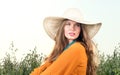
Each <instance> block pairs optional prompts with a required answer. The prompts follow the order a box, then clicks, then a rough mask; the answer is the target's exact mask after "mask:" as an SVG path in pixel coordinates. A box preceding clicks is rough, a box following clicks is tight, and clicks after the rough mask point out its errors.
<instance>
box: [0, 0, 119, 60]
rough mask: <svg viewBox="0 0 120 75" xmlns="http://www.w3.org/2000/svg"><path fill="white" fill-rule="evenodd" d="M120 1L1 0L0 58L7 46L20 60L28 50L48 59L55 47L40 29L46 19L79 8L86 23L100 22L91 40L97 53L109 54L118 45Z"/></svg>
mask: <svg viewBox="0 0 120 75" xmlns="http://www.w3.org/2000/svg"><path fill="white" fill-rule="evenodd" d="M119 7H120V0H0V55H1V56H0V58H3V57H4V56H5V53H6V52H10V50H9V48H10V44H11V43H13V44H14V46H15V48H17V52H16V57H17V58H21V57H22V56H23V54H26V53H28V52H29V50H31V49H34V48H35V47H36V48H37V52H38V53H43V54H46V55H48V54H49V53H50V52H51V50H52V48H53V45H54V41H53V40H52V39H51V38H49V36H48V35H47V34H46V33H45V31H44V29H43V19H44V18H45V17H46V16H60V15H62V13H63V12H64V11H65V10H66V9H67V8H79V9H80V10H82V11H83V13H84V18H85V19H86V20H88V21H98V22H102V27H101V29H100V30H99V32H98V34H97V35H96V36H95V37H94V38H93V40H94V41H95V42H96V43H97V45H98V49H99V51H100V53H104V54H111V53H112V52H113V50H114V48H115V46H116V45H118V43H120V21H119V20H120V14H119V13H120V9H119Z"/></svg>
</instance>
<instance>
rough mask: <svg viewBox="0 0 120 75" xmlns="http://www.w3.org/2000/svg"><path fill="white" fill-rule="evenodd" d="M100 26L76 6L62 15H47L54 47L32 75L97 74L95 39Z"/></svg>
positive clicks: (48, 30)
mask: <svg viewBox="0 0 120 75" xmlns="http://www.w3.org/2000/svg"><path fill="white" fill-rule="evenodd" d="M100 26H101V23H91V22H88V21H84V19H83V15H82V13H81V11H80V10H79V9H76V8H71V9H68V10H66V11H65V13H64V14H63V16H61V17H47V18H45V19H44V28H45V31H46V32H47V34H48V35H49V36H50V37H51V38H52V39H53V40H55V46H54V49H53V51H52V53H51V54H50V56H49V57H48V58H47V59H46V61H45V63H44V64H43V65H42V66H40V67H38V68H36V69H34V71H33V72H31V74H30V75H96V67H97V63H96V60H95V58H96V56H95V48H96V47H95V45H94V43H93V41H92V38H93V37H94V36H95V34H96V33H97V32H98V30H99V28H100Z"/></svg>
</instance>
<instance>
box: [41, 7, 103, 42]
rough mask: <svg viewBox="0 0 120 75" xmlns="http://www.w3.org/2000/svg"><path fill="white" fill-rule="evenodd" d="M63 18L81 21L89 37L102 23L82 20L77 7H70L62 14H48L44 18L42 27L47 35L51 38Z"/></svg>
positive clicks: (53, 36) (92, 35) (93, 34)
mask: <svg viewBox="0 0 120 75" xmlns="http://www.w3.org/2000/svg"><path fill="white" fill-rule="evenodd" d="M64 19H69V20H73V21H75V22H78V23H81V24H82V25H85V29H86V31H87V33H88V35H89V37H90V38H91V39H92V38H93V37H94V36H95V35H96V33H97V32H98V31H99V29H100V27H101V25H102V23H101V22H90V21H86V20H84V17H83V14H82V12H81V11H80V10H79V9H77V8H70V9H68V10H66V11H65V12H64V13H63V15H62V16H49V17H46V18H45V19H44V21H43V26H44V29H45V31H46V33H47V34H48V35H49V37H50V38H52V39H53V40H54V38H55V36H56V34H57V31H58V29H59V27H60V26H61V23H62V22H63V20H64Z"/></svg>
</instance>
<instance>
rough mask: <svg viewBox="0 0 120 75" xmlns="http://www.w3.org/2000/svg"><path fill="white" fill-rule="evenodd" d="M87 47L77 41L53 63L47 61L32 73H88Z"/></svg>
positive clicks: (48, 74)
mask: <svg viewBox="0 0 120 75" xmlns="http://www.w3.org/2000/svg"><path fill="white" fill-rule="evenodd" d="M86 69H87V55H86V52H85V48H84V47H83V46H82V45H81V44H80V43H79V42H76V43H74V44H72V45H71V46H70V47H69V48H68V49H66V50H65V51H64V52H63V53H62V54H61V55H60V56H59V57H58V58H57V59H56V60H55V61H54V62H53V63H48V62H46V63H45V64H43V65H42V66H40V67H38V68H36V69H34V71H33V72H31V74H30V75H86Z"/></svg>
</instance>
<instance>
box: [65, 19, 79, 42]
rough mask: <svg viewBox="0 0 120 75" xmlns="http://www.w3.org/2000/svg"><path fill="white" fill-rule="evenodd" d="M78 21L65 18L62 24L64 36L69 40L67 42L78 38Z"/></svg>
mask: <svg viewBox="0 0 120 75" xmlns="http://www.w3.org/2000/svg"><path fill="white" fill-rule="evenodd" d="M80 31H81V30H80V23H77V22H75V21H72V20H67V21H66V23H65V26H64V34H65V37H66V38H67V39H68V40H69V43H70V42H71V41H73V40H75V39H77V38H78V36H79V34H80Z"/></svg>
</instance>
